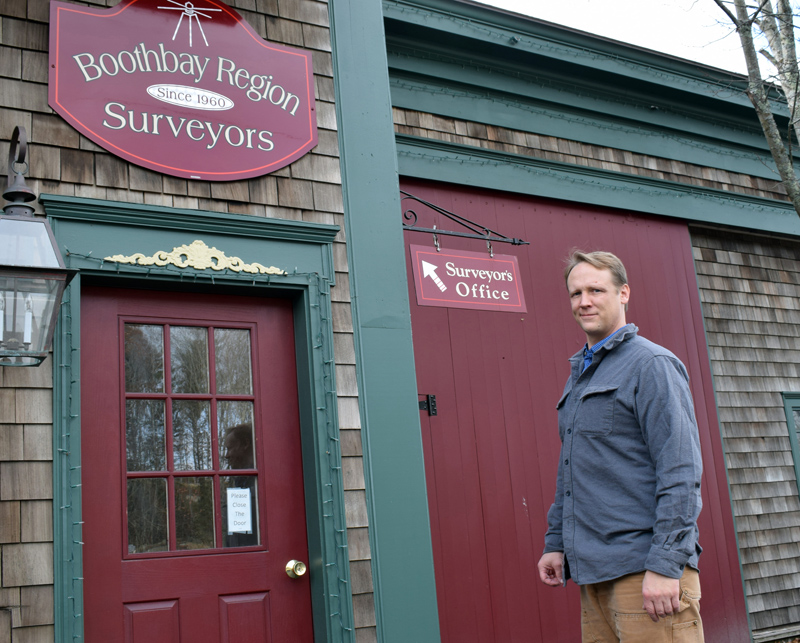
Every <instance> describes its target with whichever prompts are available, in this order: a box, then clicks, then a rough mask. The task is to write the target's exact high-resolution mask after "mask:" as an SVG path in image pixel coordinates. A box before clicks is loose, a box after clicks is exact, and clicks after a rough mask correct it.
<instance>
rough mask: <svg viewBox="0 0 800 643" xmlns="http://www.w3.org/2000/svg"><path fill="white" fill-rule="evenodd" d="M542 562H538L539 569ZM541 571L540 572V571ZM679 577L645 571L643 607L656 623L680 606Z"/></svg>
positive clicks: (674, 612)
mask: <svg viewBox="0 0 800 643" xmlns="http://www.w3.org/2000/svg"><path fill="white" fill-rule="evenodd" d="M541 568H542V563H541V562H540V563H539V569H540V570H541ZM540 573H541V572H540ZM680 591H681V588H680V579H679V578H670V577H669V576H662V575H661V574H657V573H656V572H651V571H647V572H645V574H644V580H643V581H642V598H643V599H644V605H643V607H644V609H645V611H646V612H647V613H648V614H649V615H650V618H651V619H653V621H655V622H656V623H657V622H658V619H659V618H661V617H663V616H669V615H671V614H677V613H678V609H679V608H680V605H681V602H680Z"/></svg>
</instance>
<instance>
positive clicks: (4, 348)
mask: <svg viewBox="0 0 800 643" xmlns="http://www.w3.org/2000/svg"><path fill="white" fill-rule="evenodd" d="M27 153H28V138H27V135H26V133H25V128H23V127H15V128H14V134H13V135H12V137H11V145H10V148H9V151H8V187H7V188H6V190H5V192H3V198H4V199H5V200H6V201H8V203H7V204H6V205H5V206H4V207H3V214H2V215H0V366H39V364H41V363H42V362H43V361H44V359H45V358H46V357H47V353H48V352H49V351H50V348H51V345H52V342H53V330H54V328H55V325H56V320H57V319H58V313H59V309H60V308H61V297H62V295H63V294H64V289H65V288H66V287H67V284H68V283H69V282H70V280H71V279H72V277H74V276H75V273H76V272H77V271H76V270H68V269H67V268H66V267H65V266H64V260H63V259H62V258H61V253H60V252H59V251H58V246H57V245H56V240H55V237H54V236H53V231H52V230H51V229H50V224H49V223H48V222H47V219H45V218H44V217H35V216H33V207H32V206H30V205H28V203H30V202H31V201H33V200H34V199H36V195H35V194H34V193H33V191H32V190H31V189H30V188H29V187H28V186H27V185H25V177H24V176H23V175H24V174H25V173H26V172H27V171H28V164H27V162H26V158H27Z"/></svg>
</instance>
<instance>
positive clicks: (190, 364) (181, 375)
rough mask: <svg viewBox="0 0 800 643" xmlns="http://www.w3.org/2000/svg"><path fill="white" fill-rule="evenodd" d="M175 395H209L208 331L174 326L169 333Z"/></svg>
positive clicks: (193, 327) (194, 327) (195, 327)
mask: <svg viewBox="0 0 800 643" xmlns="http://www.w3.org/2000/svg"><path fill="white" fill-rule="evenodd" d="M169 342H170V364H171V366H172V371H171V373H172V392H173V393H208V329H207V328H199V327H197V326H172V327H171V328H170V333H169Z"/></svg>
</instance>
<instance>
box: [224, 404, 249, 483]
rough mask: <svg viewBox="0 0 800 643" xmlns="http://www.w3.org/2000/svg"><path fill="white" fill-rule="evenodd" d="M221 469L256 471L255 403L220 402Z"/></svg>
mask: <svg viewBox="0 0 800 643" xmlns="http://www.w3.org/2000/svg"><path fill="white" fill-rule="evenodd" d="M217 426H218V427H219V434H220V440H219V450H220V453H219V466H220V469H255V467H256V461H255V450H254V445H255V442H254V438H253V403H252V402H219V403H218V404H217Z"/></svg>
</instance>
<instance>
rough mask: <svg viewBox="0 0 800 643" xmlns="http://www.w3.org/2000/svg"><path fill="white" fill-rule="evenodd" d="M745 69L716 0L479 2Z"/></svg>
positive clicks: (512, 0) (740, 53)
mask: <svg viewBox="0 0 800 643" xmlns="http://www.w3.org/2000/svg"><path fill="white" fill-rule="evenodd" d="M476 1H477V2H481V3H483V4H488V5H492V6H495V7H499V8H501V9H506V10H508V11H514V12H516V13H522V14H525V15H528V16H533V17H535V18H540V19H542V20H547V21H549V22H555V23H557V24H562V25H566V26H568V27H573V28H574V29H580V30H581V31H588V32H590V33H596V34H598V35H601V36H605V37H607V38H613V39H614V40H621V41H623V42H629V43H631V44H634V45H638V46H640V47H646V48H648V49H655V50H656V51H661V52H664V53H668V54H672V55H674V56H679V57H681V58H687V59H689V60H694V61H696V62H700V63H703V64H706V65H711V66H713V67H720V68H721V69H728V70H730V71H735V72H739V73H744V70H745V67H744V58H743V56H742V52H741V50H740V49H739V39H738V37H737V35H736V34H735V33H734V32H733V30H732V28H731V27H730V25H729V24H728V23H727V22H726V16H725V14H723V13H722V11H721V10H720V9H719V7H717V5H716V3H715V2H714V0H555V1H554V0H476Z"/></svg>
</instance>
